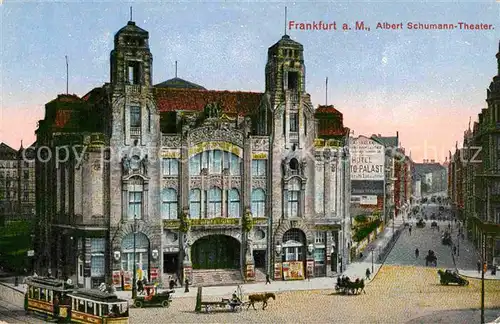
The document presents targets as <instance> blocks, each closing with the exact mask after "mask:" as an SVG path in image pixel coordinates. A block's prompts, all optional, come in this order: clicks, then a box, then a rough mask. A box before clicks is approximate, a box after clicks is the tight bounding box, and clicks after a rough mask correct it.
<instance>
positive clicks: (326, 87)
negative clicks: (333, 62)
mask: <svg viewBox="0 0 500 324" xmlns="http://www.w3.org/2000/svg"><path fill="white" fill-rule="evenodd" d="M325 106H328V77H326V82H325Z"/></svg>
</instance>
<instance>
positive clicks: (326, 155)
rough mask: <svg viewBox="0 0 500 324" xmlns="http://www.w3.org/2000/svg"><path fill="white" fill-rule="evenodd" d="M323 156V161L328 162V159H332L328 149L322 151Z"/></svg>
mask: <svg viewBox="0 0 500 324" xmlns="http://www.w3.org/2000/svg"><path fill="white" fill-rule="evenodd" d="M323 156H324V157H325V160H327V161H328V160H330V158H331V157H332V151H331V150H330V149H328V148H327V149H325V150H324V151H323Z"/></svg>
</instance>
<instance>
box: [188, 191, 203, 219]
mask: <svg viewBox="0 0 500 324" xmlns="http://www.w3.org/2000/svg"><path fill="white" fill-rule="evenodd" d="M200 215H201V190H200V189H191V191H190V192H189V216H190V217H191V218H200Z"/></svg>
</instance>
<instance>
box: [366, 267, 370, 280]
mask: <svg viewBox="0 0 500 324" xmlns="http://www.w3.org/2000/svg"><path fill="white" fill-rule="evenodd" d="M370 275H371V272H370V268H366V280H370Z"/></svg>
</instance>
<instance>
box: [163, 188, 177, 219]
mask: <svg viewBox="0 0 500 324" xmlns="http://www.w3.org/2000/svg"><path fill="white" fill-rule="evenodd" d="M161 200H162V204H161V218H162V219H177V191H176V190H175V189H172V188H166V189H163V191H162V193H161Z"/></svg>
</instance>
